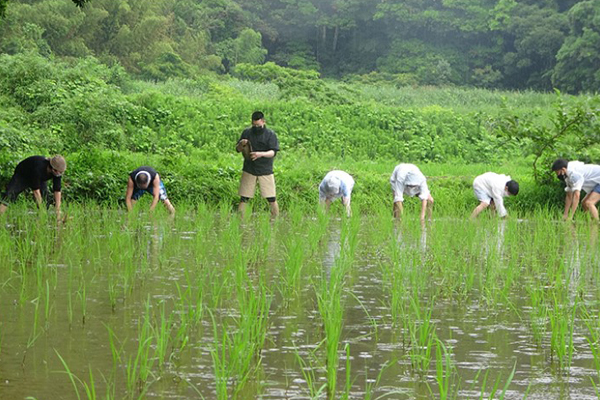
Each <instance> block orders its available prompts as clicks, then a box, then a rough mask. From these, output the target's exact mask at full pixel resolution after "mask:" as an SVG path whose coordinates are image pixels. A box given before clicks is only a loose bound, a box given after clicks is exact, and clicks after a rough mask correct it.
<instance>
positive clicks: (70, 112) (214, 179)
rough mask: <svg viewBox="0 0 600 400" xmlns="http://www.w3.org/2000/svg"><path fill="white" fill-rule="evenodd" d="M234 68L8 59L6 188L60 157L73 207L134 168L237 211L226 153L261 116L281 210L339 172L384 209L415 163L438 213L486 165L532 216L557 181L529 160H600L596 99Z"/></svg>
mask: <svg viewBox="0 0 600 400" xmlns="http://www.w3.org/2000/svg"><path fill="white" fill-rule="evenodd" d="M234 73H235V76H237V77H238V78H229V79H222V78H219V77H217V76H210V75H204V76H201V77H199V78H198V79H195V80H191V79H187V78H173V79H170V80H168V81H166V82H162V83H157V82H147V81H140V80H135V79H132V78H131V77H130V76H129V74H127V73H126V72H125V71H124V70H123V69H122V68H121V67H119V66H113V67H108V66H106V65H104V64H101V63H100V62H98V61H97V60H96V59H94V58H92V57H87V58H84V59H70V60H56V59H52V58H46V57H42V56H40V55H37V54H28V55H26V54H19V55H14V56H11V55H2V56H0V104H1V107H0V144H1V145H2V146H1V147H0V164H1V165H2V169H1V170H0V183H2V184H5V183H6V182H7V181H8V179H9V178H10V176H11V175H12V172H13V170H14V167H15V166H16V164H17V163H18V162H19V161H20V160H21V159H22V158H24V157H26V156H28V155H32V154H54V153H61V154H64V155H65V156H66V158H67V160H68V163H69V170H68V173H67V175H66V177H65V185H64V187H65V188H64V194H65V198H66V199H67V200H70V201H74V200H76V201H78V200H84V199H92V200H94V201H100V202H107V203H114V204H116V203H118V202H119V201H121V200H122V198H123V195H124V191H125V185H126V179H127V173H128V171H131V170H133V169H134V168H136V167H138V166H139V165H142V164H149V165H152V166H154V167H156V168H157V169H158V171H159V173H160V174H161V176H162V177H163V179H164V181H165V185H166V186H167V190H168V192H169V194H170V197H171V198H172V199H173V200H174V202H182V201H183V202H197V201H205V202H221V201H225V202H228V203H231V204H234V203H236V202H237V195H236V192H237V185H238V179H239V174H240V172H239V171H240V169H241V163H242V161H241V157H240V155H239V154H236V153H235V151H234V145H235V143H236V141H237V139H238V138H239V135H240V133H241V132H242V130H243V129H244V128H245V127H246V126H248V125H249V116H250V114H251V113H252V112H253V111H254V110H256V109H261V110H263V111H264V112H265V114H266V115H267V124H268V125H269V126H271V127H272V128H273V129H275V130H276V132H277V134H278V136H279V139H280V142H281V148H282V151H281V152H280V153H279V154H278V156H277V159H276V178H277V182H278V188H279V195H278V197H279V199H280V200H281V203H282V205H283V206H284V207H285V206H286V205H287V204H290V203H292V202H302V203H305V204H314V203H316V201H317V198H316V196H317V191H316V188H317V185H318V183H319V181H320V179H321V178H322V176H323V175H324V174H325V173H326V172H327V171H329V170H331V169H334V168H339V169H344V170H346V171H348V172H350V173H351V174H353V175H354V176H355V178H356V180H357V182H358V184H357V186H356V194H355V196H354V199H355V202H356V203H360V204H362V206H363V207H366V208H367V209H368V206H369V205H370V204H374V203H381V202H383V203H386V202H389V197H390V189H389V183H388V180H389V175H390V173H391V171H392V170H393V168H394V166H395V165H396V164H398V163H399V162H413V163H417V164H419V165H420V166H421V168H422V169H423V171H424V172H425V174H426V175H428V176H429V177H430V179H431V187H432V190H433V192H434V195H435V197H436V200H437V202H438V208H441V209H442V210H443V209H444V208H447V209H448V210H449V211H451V210H455V211H456V210H459V211H460V212H463V211H464V209H465V208H469V205H471V204H472V201H473V199H472V193H471V182H472V179H473V177H474V176H476V175H477V174H479V173H482V172H485V171H488V170H493V171H497V172H503V173H510V174H513V178H515V179H518V180H520V181H521V182H522V183H525V184H524V185H522V186H523V188H524V189H523V191H522V192H521V195H520V196H519V198H518V199H516V200H514V203H516V204H518V205H519V207H520V208H522V209H523V210H533V209H535V208H537V207H549V206H555V205H556V204H557V203H558V201H559V199H560V197H561V191H560V187H559V185H558V184H557V183H556V182H553V183H552V184H550V185H547V186H540V185H539V184H534V181H533V176H532V174H531V168H530V167H529V165H531V162H532V161H533V160H534V157H538V158H539V156H544V157H550V156H553V155H555V153H554V152H553V151H555V150H557V149H559V150H561V151H562V150H569V151H570V152H571V153H569V155H573V156H582V155H583V156H587V157H588V159H587V160H588V161H590V160H591V161H593V160H594V159H595V157H596V156H597V154H598V147H597V145H595V144H594V143H592V142H593V140H595V139H594V138H595V136H593V134H597V133H594V132H598V131H599V130H598V129H597V128H598V126H597V122H596V121H597V120H598V119H597V114H595V112H597V109H598V107H597V105H598V99H597V97H590V98H587V97H578V98H575V97H570V96H563V95H540V94H538V93H533V92H531V93H514V94H513V93H502V92H496V93H494V92H490V91H484V90H471V91H465V90H464V89H432V88H431V89H425V90H418V89H397V88H396V89H392V88H390V87H389V86H386V85H384V84H380V85H373V84H370V85H365V84H362V83H361V84H348V83H339V82H337V83H336V82H333V81H325V80H321V79H318V77H317V76H315V75H313V74H312V73H309V72H302V71H295V70H289V69H285V68H282V67H279V66H277V65H275V64H270V63H267V64H265V65H264V66H256V65H249V64H239V65H238V66H236V69H235V72H234ZM377 90H379V92H377ZM377 99H380V101H377ZM571 114H572V116H571ZM573 119H575V120H576V121H575V122H576V123H571V122H572V120H573ZM563 125H567V126H569V127H570V128H576V129H571V131H569V130H567V131H565V132H564V135H563V136H558V137H556V138H555V139H556V140H554V142H552V144H553V145H552V146H550V147H548V148H544V149H542V151H541V153H540V148H541V147H543V143H544V142H541V141H540V138H545V140H548V139H551V138H553V137H554V136H555V135H556V132H559V133H560V132H562V131H561V128H560V127H561V126H563ZM581 143H587V146H585V147H584V148H582V147H581V146H579V148H578V147H577V145H580V144H581ZM596 143H597V142H596ZM561 146H562V147H561ZM538 153H540V154H539V155H538ZM540 165H541V162H540ZM545 171H546V170H545V169H544V168H542V172H545ZM527 182H529V184H527ZM259 204H261V205H260V207H262V206H264V205H263V204H262V202H261V203H259Z"/></svg>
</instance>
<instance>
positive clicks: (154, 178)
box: [125, 167, 175, 214]
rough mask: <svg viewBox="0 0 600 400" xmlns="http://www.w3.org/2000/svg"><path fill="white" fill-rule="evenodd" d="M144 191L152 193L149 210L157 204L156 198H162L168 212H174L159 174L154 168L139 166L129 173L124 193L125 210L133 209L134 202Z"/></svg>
mask: <svg viewBox="0 0 600 400" xmlns="http://www.w3.org/2000/svg"><path fill="white" fill-rule="evenodd" d="M145 192H148V193H150V194H151V195H152V204H151V205H150V211H153V210H154V208H155V207H156V205H157V204H158V200H162V202H163V203H164V204H165V207H167V209H168V210H169V212H170V213H171V214H174V213H175V208H174V207H173V205H172V204H171V202H170V201H169V198H168V197H167V191H166V189H165V186H164V185H163V183H162V181H161V179H160V175H158V173H157V172H156V170H155V169H154V168H151V167H139V168H138V169H136V170H135V171H132V172H131V173H130V174H129V181H128V182H127V192H126V193H125V203H126V204H127V211H131V210H132V209H133V205H134V204H135V202H136V201H137V200H138V199H139V198H140V197H142V195H143V194H144V193H145Z"/></svg>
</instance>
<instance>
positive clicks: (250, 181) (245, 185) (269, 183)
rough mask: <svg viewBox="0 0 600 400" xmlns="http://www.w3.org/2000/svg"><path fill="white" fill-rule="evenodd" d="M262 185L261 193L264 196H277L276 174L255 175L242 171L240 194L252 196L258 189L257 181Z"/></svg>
mask: <svg viewBox="0 0 600 400" xmlns="http://www.w3.org/2000/svg"><path fill="white" fill-rule="evenodd" d="M257 181H258V186H259V187H260V195H261V196H262V197H265V198H267V197H275V175H273V174H271V175H261V176H255V175H252V174H249V173H247V172H245V171H244V172H242V179H241V181H240V190H239V192H238V193H239V195H240V196H242V197H248V198H252V197H254V192H255V191H256V182H257Z"/></svg>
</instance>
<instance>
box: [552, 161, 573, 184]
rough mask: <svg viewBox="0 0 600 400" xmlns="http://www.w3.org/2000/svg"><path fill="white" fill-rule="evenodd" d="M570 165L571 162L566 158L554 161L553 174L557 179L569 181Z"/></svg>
mask: <svg viewBox="0 0 600 400" xmlns="http://www.w3.org/2000/svg"><path fill="white" fill-rule="evenodd" d="M568 165H569V161H567V160H565V159H564V158H559V159H558V160H556V161H554V163H553V164H552V172H554V173H555V174H556V177H557V178H558V179H560V180H561V181H564V180H565V179H567V166H568Z"/></svg>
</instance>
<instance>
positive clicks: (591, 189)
mask: <svg viewBox="0 0 600 400" xmlns="http://www.w3.org/2000/svg"><path fill="white" fill-rule="evenodd" d="M552 171H553V172H554V173H555V174H556V177H557V178H558V179H560V180H561V181H563V182H565V183H566V184H567V187H565V192H567V195H566V197H565V212H564V214H563V219H564V220H565V221H566V220H569V219H571V218H573V215H574V214H575V211H576V210H577V206H578V205H579V197H580V196H581V191H582V190H583V191H584V192H585V193H586V195H585V197H584V198H583V201H582V202H581V206H582V207H583V209H584V210H585V211H589V212H590V215H591V216H592V218H593V219H594V220H596V221H598V209H597V208H596V204H597V203H598V201H600V165H594V164H584V163H582V162H581V161H567V160H565V159H563V158H559V159H558V160H556V161H554V164H552Z"/></svg>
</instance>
